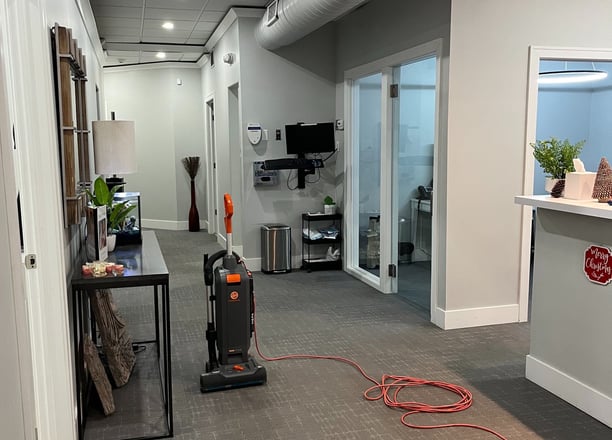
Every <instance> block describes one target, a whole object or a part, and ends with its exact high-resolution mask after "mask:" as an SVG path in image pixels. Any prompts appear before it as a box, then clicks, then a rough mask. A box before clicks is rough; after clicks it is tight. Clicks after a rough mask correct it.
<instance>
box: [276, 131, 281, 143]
mask: <svg viewBox="0 0 612 440" xmlns="http://www.w3.org/2000/svg"><path fill="white" fill-rule="evenodd" d="M276 140H277V141H280V140H281V131H280V128H277V129H276Z"/></svg>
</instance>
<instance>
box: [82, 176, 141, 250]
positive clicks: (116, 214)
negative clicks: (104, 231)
mask: <svg viewBox="0 0 612 440" xmlns="http://www.w3.org/2000/svg"><path fill="white" fill-rule="evenodd" d="M122 187H123V185H117V186H114V187H113V188H112V189H109V188H108V185H107V184H106V182H105V181H104V179H103V178H102V177H98V178H97V179H96V181H95V182H94V192H93V194H92V193H91V192H90V191H89V190H86V191H87V195H88V196H89V200H90V203H91V204H92V205H93V206H106V218H107V222H108V237H107V242H108V249H109V251H110V252H112V251H113V250H114V248H115V240H116V234H117V233H118V232H121V231H122V230H123V226H124V224H125V220H126V219H127V217H128V215H129V213H130V212H131V211H132V210H133V209H134V208H136V205H131V204H130V203H129V202H128V201H125V202H113V198H114V196H115V193H116V192H117V191H118V190H120V189H121V188H122Z"/></svg>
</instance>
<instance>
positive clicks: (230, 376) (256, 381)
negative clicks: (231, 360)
mask: <svg viewBox="0 0 612 440" xmlns="http://www.w3.org/2000/svg"><path fill="white" fill-rule="evenodd" d="M207 367H208V366H207ZM207 369H208V368H207ZM266 379H267V374H266V369H265V368H264V367H263V366H261V365H259V364H258V363H257V362H255V360H254V359H252V358H249V360H248V361H247V362H242V363H239V364H231V365H221V366H219V368H217V369H215V370H213V371H210V372H206V373H202V375H200V391H202V392H203V393H209V392H211V391H222V390H227V389H231V388H241V387H249V386H253V385H263V384H265V383H266Z"/></svg>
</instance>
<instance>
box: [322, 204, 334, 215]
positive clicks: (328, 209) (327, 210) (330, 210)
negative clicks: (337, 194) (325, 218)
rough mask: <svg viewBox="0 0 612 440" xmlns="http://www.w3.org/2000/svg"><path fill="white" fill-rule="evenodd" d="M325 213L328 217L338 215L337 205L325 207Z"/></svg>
mask: <svg viewBox="0 0 612 440" xmlns="http://www.w3.org/2000/svg"><path fill="white" fill-rule="evenodd" d="M323 213H324V214H326V215H329V214H335V213H336V205H323Z"/></svg>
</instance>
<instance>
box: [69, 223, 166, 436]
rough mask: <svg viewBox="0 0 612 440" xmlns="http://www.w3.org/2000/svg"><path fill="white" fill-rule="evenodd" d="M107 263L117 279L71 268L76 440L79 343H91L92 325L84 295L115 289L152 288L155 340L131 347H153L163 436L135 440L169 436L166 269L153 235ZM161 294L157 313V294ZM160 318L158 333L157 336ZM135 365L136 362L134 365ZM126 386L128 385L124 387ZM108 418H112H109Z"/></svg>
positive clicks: (83, 384)
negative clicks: (119, 269)
mask: <svg viewBox="0 0 612 440" xmlns="http://www.w3.org/2000/svg"><path fill="white" fill-rule="evenodd" d="M108 261H110V262H114V263H117V264H123V266H124V273H123V275H120V276H106V277H101V278H95V277H93V276H86V275H82V274H81V270H80V268H81V264H82V263H84V259H83V261H81V264H79V265H78V267H77V268H75V274H74V275H73V277H72V319H73V343H74V350H75V356H74V358H75V373H76V396H77V424H78V432H79V439H80V440H83V439H84V437H85V422H86V419H87V401H88V390H89V388H90V386H89V379H88V375H87V372H86V370H85V362H84V352H83V341H84V336H85V335H86V334H90V335H91V336H92V338H93V339H94V341H95V322H94V320H93V314H90V311H89V296H88V293H89V292H91V291H95V290H97V289H118V288H124V287H139V286H151V287H153V295H154V306H155V339H153V340H148V341H135V342H134V343H135V344H155V345H156V347H157V361H158V366H159V373H160V381H161V392H162V399H163V404H164V410H165V424H166V428H167V429H166V432H162V433H157V434H153V435H149V436H142V435H138V436H136V437H135V438H138V439H155V438H166V437H172V436H173V414H172V372H171V365H170V357H171V351H170V287H169V276H168V269H167V268H166V262H165V261H164V257H163V255H162V253H161V250H160V248H159V244H158V242H157V237H156V236H155V233H154V232H153V231H144V232H143V234H142V244H133V245H128V246H119V247H117V248H116V249H115V251H114V252H112V253H111V254H110V255H109V258H108ZM160 290H161V313H160V298H159V291H160ZM160 317H161V332H160ZM88 324H89V326H88ZM136 362H138V360H137V361H136ZM128 385H129V383H128ZM110 417H112V415H111V416H110Z"/></svg>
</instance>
